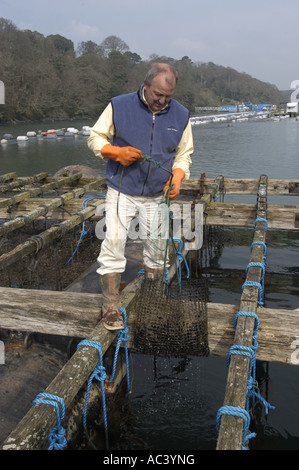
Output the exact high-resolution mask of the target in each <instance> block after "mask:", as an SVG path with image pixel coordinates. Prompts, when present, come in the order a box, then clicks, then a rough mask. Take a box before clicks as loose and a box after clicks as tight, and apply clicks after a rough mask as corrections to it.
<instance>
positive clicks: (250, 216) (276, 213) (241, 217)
mask: <svg viewBox="0 0 299 470" xmlns="http://www.w3.org/2000/svg"><path fill="white" fill-rule="evenodd" d="M298 215H299V206H297V205H289V204H288V205H283V204H270V205H268V208H267V218H268V228H270V229H278V230H280V229H283V230H298V229H299V225H298V221H297V218H298ZM255 218H256V205H255V204H241V203H240V204H234V203H217V202H212V203H211V204H209V206H208V208H207V219H206V224H207V225H219V226H224V227H253V225H254V221H255Z"/></svg>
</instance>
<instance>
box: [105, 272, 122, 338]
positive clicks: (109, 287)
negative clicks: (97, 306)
mask: <svg viewBox="0 0 299 470" xmlns="http://www.w3.org/2000/svg"><path fill="white" fill-rule="evenodd" d="M120 278H121V274H120V273H111V274H104V275H103V276H101V286H102V294H103V303H102V318H103V320H104V325H105V327H106V328H107V329H108V330H120V329H122V328H124V323H123V316H122V313H121V311H120V309H119V287H120Z"/></svg>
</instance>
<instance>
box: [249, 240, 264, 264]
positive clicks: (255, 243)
mask: <svg viewBox="0 0 299 470" xmlns="http://www.w3.org/2000/svg"><path fill="white" fill-rule="evenodd" d="M254 245H261V246H263V247H264V260H265V259H266V255H267V245H266V244H265V243H264V242H252V243H251V247H250V251H252V248H253V247H254Z"/></svg>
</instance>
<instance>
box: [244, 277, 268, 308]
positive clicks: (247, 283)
mask: <svg viewBox="0 0 299 470" xmlns="http://www.w3.org/2000/svg"><path fill="white" fill-rule="evenodd" d="M244 287H258V289H259V299H258V304H259V305H260V307H263V286H262V284H261V283H260V282H255V281H245V282H244V284H243V285H242V291H243V289H244Z"/></svg>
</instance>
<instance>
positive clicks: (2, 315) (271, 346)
mask: <svg viewBox="0 0 299 470" xmlns="http://www.w3.org/2000/svg"><path fill="white" fill-rule="evenodd" d="M133 286H134V288H132V285H130V286H129V290H130V291H125V292H124V293H123V294H122V296H121V303H122V305H123V306H125V305H126V304H127V303H128V300H129V299H130V301H131V303H132V305H131V307H130V312H129V313H128V326H129V328H130V331H134V323H135V317H136V312H135V310H134V305H133V297H134V295H135V292H137V290H138V288H139V282H138V283H135V284H133ZM0 296H1V309H0V328H3V329H7V330H18V331H24V332H30V333H32V332H35V333H44V334H51V335H60V336H70V337H78V338H85V337H88V336H89V335H91V334H92V331H93V329H94V327H95V326H96V325H97V318H98V316H99V311H100V306H101V303H102V296H101V295H100V294H87V293H76V292H69V291H63V292H57V291H42V290H34V289H16V288H9V287H8V288H6V287H3V288H0ZM238 311H239V306H238V305H231V304H220V303H211V302H208V304H207V316H208V337H209V348H210V354H211V356H219V357H226V355H227V351H228V349H229V347H230V346H231V344H232V343H233V341H234V335H235V329H234V318H235V315H236V313H237V312H238ZM257 314H258V316H259V319H260V322H261V324H262V325H263V328H261V329H260V331H259V340H258V343H259V349H258V351H257V359H259V360H262V361H272V362H282V363H285V364H292V357H291V354H292V352H293V350H292V348H291V344H292V342H293V341H296V340H298V338H299V322H298V317H299V311H298V310H281V309H269V308H262V309H258V311H257Z"/></svg>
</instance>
